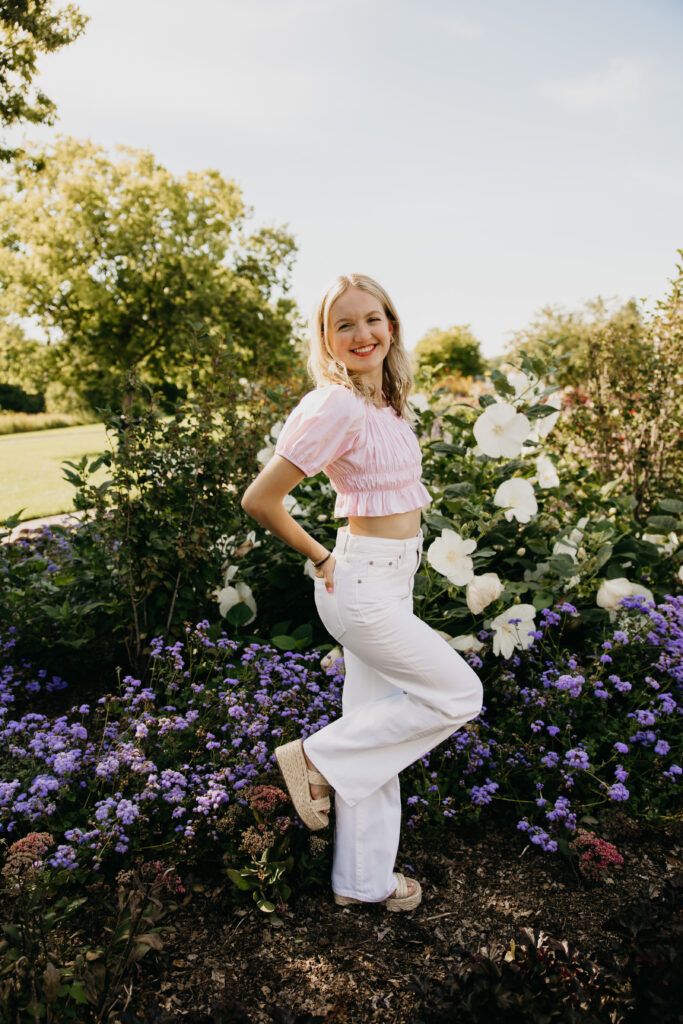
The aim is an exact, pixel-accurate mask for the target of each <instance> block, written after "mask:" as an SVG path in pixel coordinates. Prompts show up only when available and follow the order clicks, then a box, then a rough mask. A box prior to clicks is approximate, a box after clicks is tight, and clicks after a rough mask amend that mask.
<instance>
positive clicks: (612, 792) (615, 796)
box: [607, 782, 630, 800]
mask: <svg viewBox="0 0 683 1024" xmlns="http://www.w3.org/2000/svg"><path fill="white" fill-rule="evenodd" d="M607 795H608V797H609V798H610V800H628V798H629V796H630V793H629V791H628V790H627V789H626V786H624V785H622V783H621V782H615V783H614V785H613V786H610V787H609V789H608V790H607Z"/></svg>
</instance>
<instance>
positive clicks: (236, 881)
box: [226, 868, 253, 892]
mask: <svg viewBox="0 0 683 1024" xmlns="http://www.w3.org/2000/svg"><path fill="white" fill-rule="evenodd" d="M226 874H227V876H228V878H229V879H230V881H231V882H232V883H233V885H236V886H237V888H238V889H241V890H242V891H243V892H248V891H249V889H252V888H253V886H252V885H251V884H250V883H249V882H248V881H247V880H246V878H244V877H243V876H242V875H241V873H240V872H239V871H235V869H234V868H228V869H227V871H226Z"/></svg>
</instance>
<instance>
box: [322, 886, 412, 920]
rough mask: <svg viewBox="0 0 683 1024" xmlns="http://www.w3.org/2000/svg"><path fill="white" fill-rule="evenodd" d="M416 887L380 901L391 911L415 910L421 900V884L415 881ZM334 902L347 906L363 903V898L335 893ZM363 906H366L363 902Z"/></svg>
mask: <svg viewBox="0 0 683 1024" xmlns="http://www.w3.org/2000/svg"><path fill="white" fill-rule="evenodd" d="M415 885H416V886H417V889H416V890H415V892H414V893H412V894H411V895H410V896H389V897H388V898H387V899H386V900H382V901H381V902H382V903H383V904H384V906H385V907H386V908H387V910H391V911H392V912H393V913H398V912H399V911H402V910H404V911H405V910H415V907H417V906H419V905H420V903H421V902H422V886H421V885H420V883H419V882H417V881H415ZM334 902H335V903H336V904H337V906H338V907H349V906H351V904H353V903H365V901H364V900H357V899H354V898H353V896H339V895H337V893H335V894H334ZM365 906H368V904H367V903H365Z"/></svg>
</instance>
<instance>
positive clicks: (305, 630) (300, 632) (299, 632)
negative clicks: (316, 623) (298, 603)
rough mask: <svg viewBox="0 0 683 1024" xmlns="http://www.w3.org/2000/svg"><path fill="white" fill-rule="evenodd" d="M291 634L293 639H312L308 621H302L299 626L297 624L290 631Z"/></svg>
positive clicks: (311, 627)
mask: <svg viewBox="0 0 683 1024" xmlns="http://www.w3.org/2000/svg"><path fill="white" fill-rule="evenodd" d="M292 636H293V637H294V638H295V640H306V641H307V642H310V641H311V640H312V639H313V626H312V625H311V624H310V622H304V623H302V625H301V626H297V628H296V629H295V630H294V632H293V633H292Z"/></svg>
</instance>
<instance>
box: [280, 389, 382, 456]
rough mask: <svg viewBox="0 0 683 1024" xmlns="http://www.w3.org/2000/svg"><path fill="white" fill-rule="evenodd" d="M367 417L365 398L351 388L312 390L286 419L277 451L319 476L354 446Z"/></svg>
mask: <svg viewBox="0 0 683 1024" xmlns="http://www.w3.org/2000/svg"><path fill="white" fill-rule="evenodd" d="M364 421H365V416H364V409H363V399H362V398H360V397H359V396H356V395H355V394H354V393H353V392H352V391H350V390H349V388H345V387H343V386H342V385H339V384H333V385H329V386H328V387H324V388H318V389H317V390H315V391H309V392H308V394H307V395H304V397H303V398H302V399H301V401H300V402H299V404H298V405H297V406H295V408H294V409H292V411H291V412H290V414H289V416H288V417H287V419H286V420H285V425H284V426H283V428H282V430H281V431H280V434H279V437H278V439H277V444H276V445H275V454H276V455H281V456H282V457H283V458H284V459H287V461H288V462H293V463H294V465H295V466H297V468H298V469H300V470H301V472H302V473H305V474H306V476H315V475H316V473H319V472H320V470H321V469H324V467H325V466H329V465H330V464H331V463H333V462H335V461H336V460H337V459H339V458H341V456H342V455H344V454H345V453H346V452H348V451H350V450H351V449H352V448H353V447H354V445H355V444H356V442H357V441H358V438H359V436H360V433H361V430H362V427H363V423H364Z"/></svg>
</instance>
